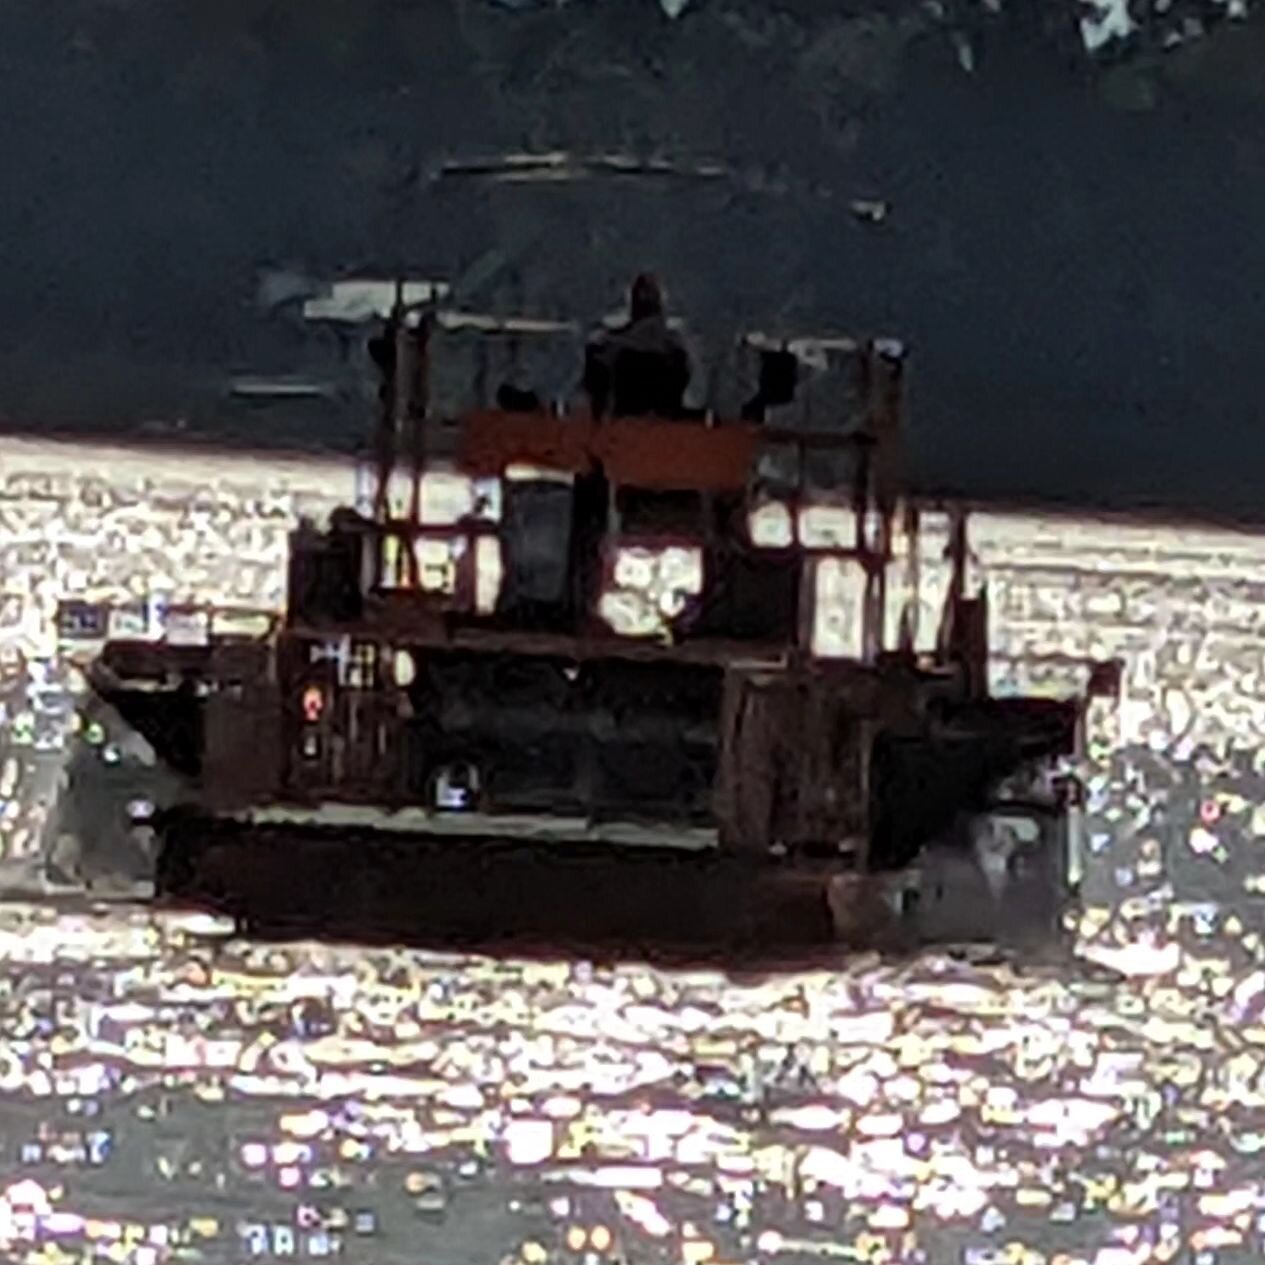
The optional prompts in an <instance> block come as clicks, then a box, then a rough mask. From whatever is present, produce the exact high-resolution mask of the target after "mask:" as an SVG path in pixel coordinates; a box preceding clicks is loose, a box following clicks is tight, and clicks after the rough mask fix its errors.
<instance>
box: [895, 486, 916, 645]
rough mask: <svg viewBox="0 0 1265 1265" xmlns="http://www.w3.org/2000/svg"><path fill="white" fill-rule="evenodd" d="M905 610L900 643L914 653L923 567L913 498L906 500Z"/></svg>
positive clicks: (902, 618)
mask: <svg viewBox="0 0 1265 1265" xmlns="http://www.w3.org/2000/svg"><path fill="white" fill-rule="evenodd" d="M904 508H905V524H904V527H905V548H906V549H907V550H908V551H909V552H908V556H907V557H906V559H905V580H906V583H905V590H906V596H905V601H906V605H905V610H904V612H903V613H902V617H901V628H900V644H899V646H898V647H897V648H898V649H899V650H900V652H901V653H902V654H914V653H915V652H916V650H917V648H918V623H919V617H920V615H921V612H922V568H921V565H920V564H921V559H920V557H919V554H918V551H919V548H920V545H919V540H918V525H919V524H918V518H919V515H918V506H917V505H916V504H915V503H914V501H913V500H912V499H909V500H906V501H905V507H904Z"/></svg>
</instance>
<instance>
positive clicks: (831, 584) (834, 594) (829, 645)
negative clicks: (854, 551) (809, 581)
mask: <svg viewBox="0 0 1265 1265" xmlns="http://www.w3.org/2000/svg"><path fill="white" fill-rule="evenodd" d="M813 572H814V581H815V582H814V585H813V640H812V651H813V654H814V655H816V656H817V657H818V658H822V659H859V658H861V655H862V652H863V640H862V634H863V631H864V630H863V626H862V612H863V610H864V603H865V571H864V569H863V568H862V566H861V564H860V563H859V562H857V561H855V560H854V559H850V558H821V559H819V560H818V561H817V562H815V563H814V564H813Z"/></svg>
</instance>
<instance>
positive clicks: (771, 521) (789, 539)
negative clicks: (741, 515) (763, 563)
mask: <svg viewBox="0 0 1265 1265" xmlns="http://www.w3.org/2000/svg"><path fill="white" fill-rule="evenodd" d="M747 531H748V533H749V535H750V537H751V543H752V544H753V545H754V546H755V547H756V548H757V549H789V548H790V546H791V545H793V544H794V543H795V521H794V519H793V518H792V517H791V511H790V508H789V507H788V506H787V505H785V504H784V503H783V502H781V501H765V502H764V504H763V505H758V506H757V507H756V508H755V509H753V510H752V511H751V513H750V514H749V515H748V517H747Z"/></svg>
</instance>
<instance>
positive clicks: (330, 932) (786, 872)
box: [155, 810, 1061, 965]
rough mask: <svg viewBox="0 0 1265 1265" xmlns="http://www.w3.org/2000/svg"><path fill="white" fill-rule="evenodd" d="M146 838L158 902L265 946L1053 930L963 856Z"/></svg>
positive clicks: (364, 836)
mask: <svg viewBox="0 0 1265 1265" xmlns="http://www.w3.org/2000/svg"><path fill="white" fill-rule="evenodd" d="M157 828H158V831H159V835H160V843H159V848H158V853H157V866H156V881H155V894H156V898H157V899H158V900H159V901H160V902H162V903H164V904H167V905H172V904H175V905H181V906H192V907H196V908H200V909H204V910H208V911H212V912H215V913H217V914H221V915H224V916H227V917H230V918H232V919H233V920H234V921H235V922H236V923H237V924H238V926H239V927H240V928H241V929H242V930H243V931H244V932H246V933H249V934H252V935H257V936H263V937H274V938H308V937H314V938H324V939H338V940H350V941H355V942H360V943H374V942H381V943H392V944H404V945H412V946H417V947H434V948H460V949H463V950H468V951H477V952H485V953H491V954H516V955H528V956H542V955H543V956H548V957H577V956H587V957H599V958H603V959H605V958H612V959H620V958H623V959H641V960H657V961H667V962H671V961H680V962H689V961H719V962H749V963H763V964H769V965H772V964H793V963H796V962H804V961H807V960H809V959H812V958H814V957H816V956H819V955H822V954H826V955H830V954H835V955H837V954H838V952H839V951H840V950H862V949H865V950H868V949H880V950H890V951H896V952H900V951H905V950H912V949H915V948H917V947H919V946H920V945H924V944H927V943H934V942H937V941H951V942H960V941H986V942H988V943H990V944H994V945H997V946H999V947H1001V948H1006V947H1008V946H1013V947H1016V948H1022V947H1033V946H1037V945H1040V946H1045V945H1048V944H1051V943H1055V942H1057V941H1058V940H1059V938H1060V935H1061V931H1060V919H1059V917H1058V914H1059V910H1058V909H1057V908H1056V907H1055V906H1054V905H1053V904H1050V903H1049V902H1047V903H1046V904H1045V905H1044V906H1043V907H1042V908H1040V909H1036V910H1034V909H1033V908H1031V907H1027V908H1025V906H1024V905H1023V902H1022V901H1019V902H1015V901H1014V900H1010V901H1008V900H1007V899H1006V898H1005V897H1004V895H1003V896H1002V897H1001V898H1000V899H998V898H996V897H994V896H993V895H992V894H991V893H990V892H989V891H988V890H987V884H986V882H985V880H984V877H983V875H982V873H981V871H980V869H979V867H978V866H976V865H974V864H973V862H972V860H971V858H970V857H969V856H967V855H964V854H962V853H960V852H955V853H953V854H952V855H950V854H949V853H948V852H945V853H943V854H938V853H936V852H931V853H929V854H928V856H927V858H925V860H924V864H923V865H922V866H921V867H920V868H919V869H918V870H910V871H907V872H904V873H902V874H892V875H874V874H858V873H855V872H852V871H850V870H849V869H848V868H847V867H846V865H845V864H844V863H840V862H811V861H804V860H794V861H793V860H790V859H787V858H777V857H766V858H752V857H743V856H733V855H725V854H723V853H721V852H720V851H718V850H716V849H714V848H701V849H700V848H693V849H687V848H675V847H664V846H654V845H646V844H638V845H629V844H612V843H609V842H579V841H563V842H559V841H556V840H542V839H531V838H521V837H520V838H494V837H491V836H476V835H466V836H464V837H461V836H456V837H454V836H447V837H436V836H434V835H426V834H423V833H409V832H404V831H393V832H385V831H381V830H374V829H371V828H354V827H353V828H349V827H348V826H346V825H337V826H322V825H319V824H309V823H301V822H295V821H289V822H272V823H255V822H248V821H241V820H235V819H231V818H224V817H214V816H211V815H209V814H206V813H204V812H198V811H193V810H182V811H177V812H173V813H169V814H165V815H164V816H163V818H162V819H161V820H160V821H159V823H158V825H157ZM1043 890H1046V891H1047V892H1048V887H1047V888H1045V889H1043ZM964 913H966V914H968V915H969V916H968V917H967V918H966V919H965V920H964V918H963V917H962V915H963V914H964Z"/></svg>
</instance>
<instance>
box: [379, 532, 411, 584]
mask: <svg viewBox="0 0 1265 1265" xmlns="http://www.w3.org/2000/svg"><path fill="white" fill-rule="evenodd" d="M409 580H410V576H409V565H408V556H407V553H406V551H405V549H404V542H403V541H402V540H401V539H400V537H399V536H397V535H394V534H388V535H385V536H383V537H382V587H383V588H384V589H402V588H407V587H408V585H409Z"/></svg>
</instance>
